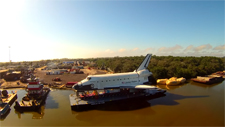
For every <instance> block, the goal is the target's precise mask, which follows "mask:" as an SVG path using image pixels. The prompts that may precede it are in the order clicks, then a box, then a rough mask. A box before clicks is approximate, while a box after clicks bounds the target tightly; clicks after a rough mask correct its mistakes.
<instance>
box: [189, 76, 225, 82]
mask: <svg viewBox="0 0 225 127" xmlns="http://www.w3.org/2000/svg"><path fill="white" fill-rule="evenodd" d="M191 80H192V81H194V82H199V83H204V84H214V83H219V82H222V81H223V80H224V78H223V77H222V76H218V75H208V76H207V77H201V76H197V78H192V79H191Z"/></svg>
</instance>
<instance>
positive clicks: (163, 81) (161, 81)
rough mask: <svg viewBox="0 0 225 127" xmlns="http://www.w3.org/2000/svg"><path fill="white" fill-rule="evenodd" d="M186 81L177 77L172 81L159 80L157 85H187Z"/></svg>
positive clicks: (171, 79)
mask: <svg viewBox="0 0 225 127" xmlns="http://www.w3.org/2000/svg"><path fill="white" fill-rule="evenodd" d="M185 82H186V79H185V78H183V77H181V78H177V77H172V78H170V79H158V80H157V84H163V85H171V86H172V85H179V84H182V83H185Z"/></svg>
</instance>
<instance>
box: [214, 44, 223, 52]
mask: <svg viewBox="0 0 225 127" xmlns="http://www.w3.org/2000/svg"><path fill="white" fill-rule="evenodd" d="M213 50H222V51H225V44H224V45H219V46H216V47H215V48H213Z"/></svg>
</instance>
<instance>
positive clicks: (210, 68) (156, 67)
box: [94, 55, 225, 79]
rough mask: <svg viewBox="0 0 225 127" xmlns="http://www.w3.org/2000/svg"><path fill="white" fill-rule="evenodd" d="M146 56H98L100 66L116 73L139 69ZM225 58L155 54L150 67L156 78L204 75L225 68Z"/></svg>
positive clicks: (97, 60) (96, 60)
mask: <svg viewBox="0 0 225 127" xmlns="http://www.w3.org/2000/svg"><path fill="white" fill-rule="evenodd" d="M143 59H144V56H134V57H114V58H98V59H95V60H94V61H95V63H96V65H97V66H98V67H103V66H104V67H106V68H110V69H111V70H112V71H114V72H115V73H118V72H131V71H134V70H135V69H137V67H138V66H139V65H140V63H141V62H142V61H143ZM224 63H225V60H224V58H218V57H209V56H205V57H174V56H155V55H153V56H152V58H151V60H150V64H149V66H148V69H149V70H150V71H151V72H152V73H153V76H154V78H155V79H159V78H170V77H185V78H187V79H190V78H193V77H196V76H204V75H208V74H211V73H214V72H216V71H222V70H224Z"/></svg>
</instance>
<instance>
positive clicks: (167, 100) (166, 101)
mask: <svg viewBox="0 0 225 127" xmlns="http://www.w3.org/2000/svg"><path fill="white" fill-rule="evenodd" d="M205 97H209V95H201V96H184V95H179V94H174V93H169V92H167V93H166V96H165V97H164V98H159V99H156V100H154V101H153V102H154V103H151V106H154V105H178V104H179V103H178V102H177V101H176V100H182V99H192V98H205ZM151 102H152V101H151Z"/></svg>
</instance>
